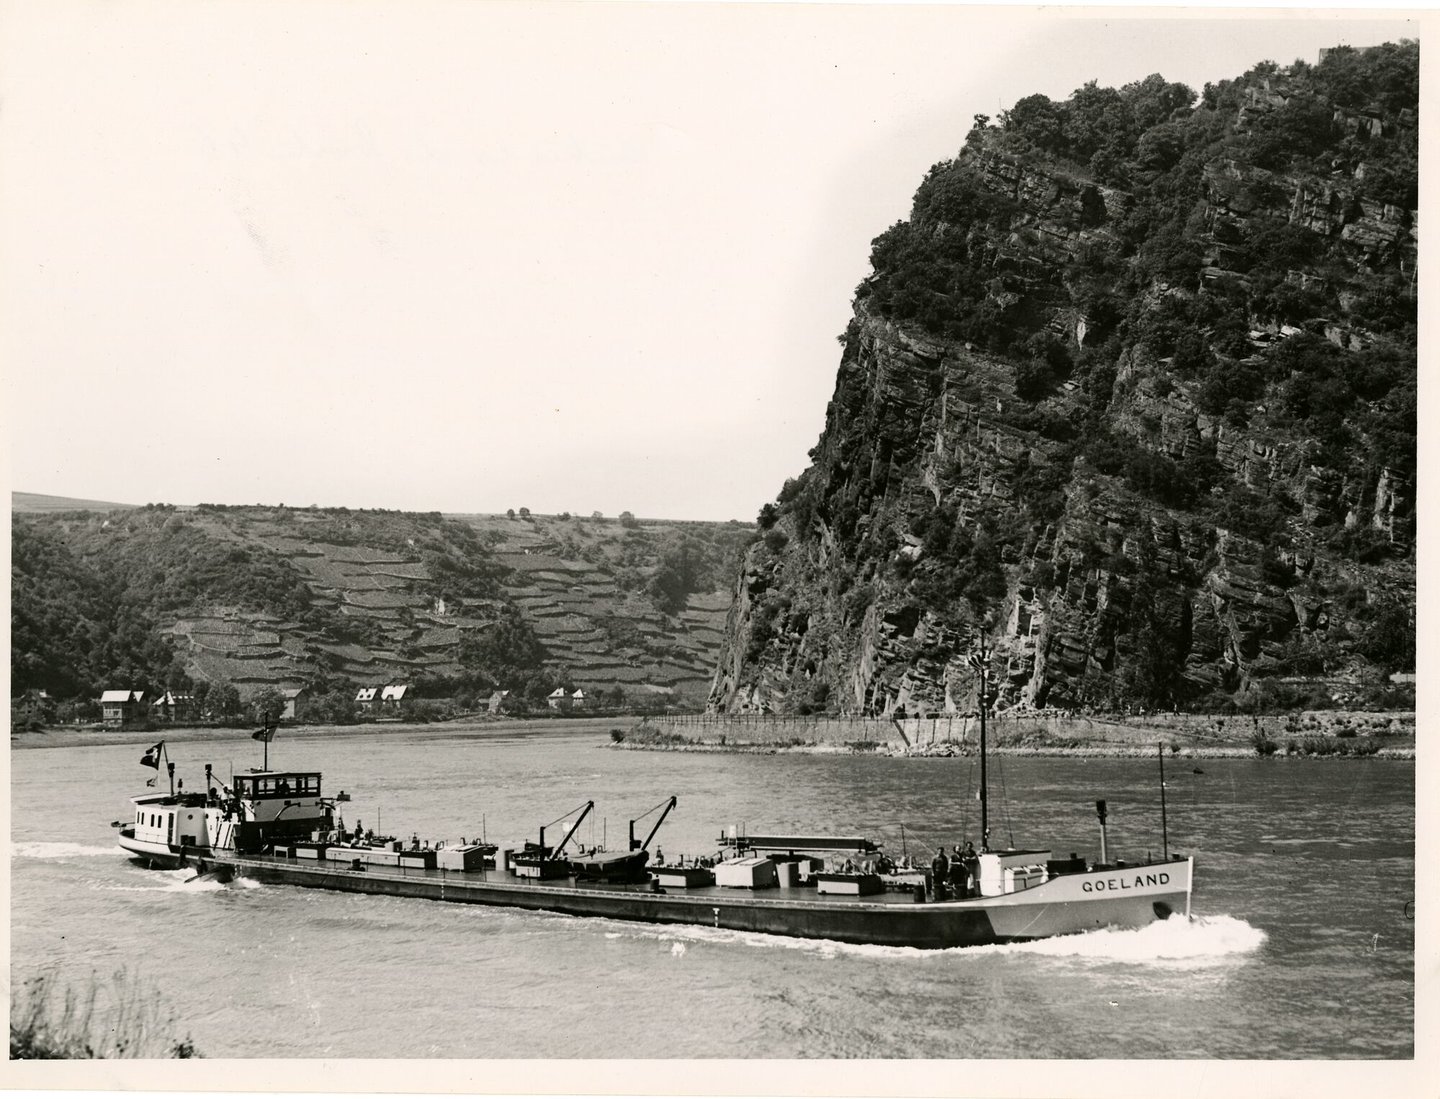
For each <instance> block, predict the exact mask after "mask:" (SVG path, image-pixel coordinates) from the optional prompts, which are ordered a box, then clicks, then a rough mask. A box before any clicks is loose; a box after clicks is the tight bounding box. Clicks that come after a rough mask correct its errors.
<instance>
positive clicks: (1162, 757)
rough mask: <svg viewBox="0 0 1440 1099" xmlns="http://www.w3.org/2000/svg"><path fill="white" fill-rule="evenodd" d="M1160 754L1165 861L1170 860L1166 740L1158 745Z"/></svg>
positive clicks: (1161, 813)
mask: <svg viewBox="0 0 1440 1099" xmlns="http://www.w3.org/2000/svg"><path fill="white" fill-rule="evenodd" d="M1156 748H1157V751H1158V753H1159V756H1160V836H1161V841H1160V842H1161V843H1163V844H1164V851H1165V861H1166V862H1169V861H1170V820H1169V817H1168V815H1167V814H1166V812H1165V742H1164V741H1161V742H1160V743H1159V744H1158V745H1156Z"/></svg>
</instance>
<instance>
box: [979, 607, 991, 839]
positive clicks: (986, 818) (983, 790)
mask: <svg viewBox="0 0 1440 1099" xmlns="http://www.w3.org/2000/svg"><path fill="white" fill-rule="evenodd" d="M976 670H977V671H979V673H980V850H981V851H988V850H990V783H989V776H988V774H987V772H986V767H985V710H986V709H987V707H988V706H989V704H990V702H989V694H990V692H989V690H988V689H987V688H988V687H989V675H990V670H989V662H988V661H987V660H986V659H985V626H984V624H983V623H982V624H981V626H980V655H979V657H978V658H977V661H976Z"/></svg>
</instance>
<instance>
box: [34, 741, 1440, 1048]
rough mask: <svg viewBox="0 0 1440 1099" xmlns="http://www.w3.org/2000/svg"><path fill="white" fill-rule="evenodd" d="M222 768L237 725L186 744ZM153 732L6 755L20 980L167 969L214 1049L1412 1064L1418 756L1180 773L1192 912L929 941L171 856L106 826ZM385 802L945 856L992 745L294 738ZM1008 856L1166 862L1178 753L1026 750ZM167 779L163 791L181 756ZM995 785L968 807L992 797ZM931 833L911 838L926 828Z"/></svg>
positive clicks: (676, 841) (449, 834)
mask: <svg viewBox="0 0 1440 1099" xmlns="http://www.w3.org/2000/svg"><path fill="white" fill-rule="evenodd" d="M170 749H171V756H172V758H173V759H174V760H175V761H176V763H177V774H178V775H179V776H180V777H182V778H184V779H185V780H186V785H187V786H191V787H198V786H199V785H200V784H201V783H202V782H203V773H204V765H205V764H206V763H207V762H208V763H212V764H214V765H215V769H216V771H217V772H219V773H221V774H228V773H230V772H232V770H238V769H244V768H248V767H250V766H258V765H259V749H260V746H259V745H257V744H254V743H253V742H252V741H250V740H249V739H248V738H247V737H244V736H243V735H241V734H230V733H227V734H222V735H217V736H215V737H214V738H212V739H209V740H205V741H192V742H185V743H172V744H171V745H170ZM141 750H142V747H141V746H137V745H136V744H134V743H127V744H123V745H113V744H112V745H103V746H87V747H47V748H36V749H23V750H12V752H11V756H10V759H11V798H12V802H11V805H12V816H11V890H12V892H11V935H12V939H11V959H12V962H11V978H12V982H13V986H14V987H16V988H19V987H20V986H21V985H22V984H23V983H24V982H25V981H26V980H27V979H28V978H30V977H32V976H35V975H36V974H39V973H42V972H43V973H48V974H51V975H52V976H53V977H55V978H56V979H58V980H60V981H62V982H65V983H71V984H76V985H84V984H85V983H87V982H90V981H92V980H95V979H97V978H98V979H100V980H101V982H102V983H103V981H104V980H105V979H106V978H108V977H109V976H110V975H111V974H113V973H114V972H116V971H118V970H122V969H123V970H125V971H126V972H127V973H128V975H129V977H130V979H132V980H138V981H141V982H144V983H145V984H146V985H148V986H150V987H153V988H154V990H155V991H156V992H157V993H158V996H159V999H160V1000H161V1001H162V1002H163V1003H165V1004H166V1005H167V1010H168V1011H169V1013H170V1014H172V1015H173V1017H174V1027H175V1029H176V1031H177V1032H178V1033H179V1034H182V1035H183V1034H187V1033H188V1034H189V1035H190V1036H191V1037H192V1038H193V1040H194V1043H195V1045H196V1047H197V1048H198V1050H199V1051H200V1052H201V1053H203V1054H204V1055H206V1056H210V1057H271V1058H275V1057H281V1058H289V1057H309V1058H314V1057H335V1058H339V1057H345V1058H355V1057H396V1058H409V1057H456V1058H459V1057H464V1058H509V1057H527V1058H528V1057H549V1058H556V1057H562V1058H568V1057H606V1058H608V1057H642V1058H645V1057H657V1058H658V1057H705V1058H709V1057H727V1058H734V1057H745V1058H757V1057H761V1058H794V1057H826V1058H849V1057H865V1058H1160V1059H1168V1058H1245V1059H1251V1058H1266V1059H1268V1058H1281V1059H1338V1058H1345V1059H1351V1058H1358V1059H1376V1058H1379V1059H1395V1058H1410V1057H1413V1055H1414V1048H1415V1045H1414V972H1415V965H1414V957H1415V955H1414V951H1415V933H1414V928H1415V924H1414V922H1413V921H1412V917H1413V911H1414V910H1413V899H1414V887H1415V842H1414V841H1415V768H1414V764H1413V763H1410V762H1402V761H1379V760H1370V761H1364V762H1349V763H1338V762H1319V761H1311V762H1298V761H1284V760H1275V759H1272V760H1202V761H1200V762H1199V763H1198V764H1197V763H1196V762H1195V761H1191V760H1187V761H1183V762H1182V761H1178V760H1175V761H1171V762H1170V763H1169V765H1168V766H1167V779H1168V784H1167V799H1168V804H1169V836H1170V848H1171V850H1172V851H1181V852H1185V853H1189V854H1194V855H1195V856H1196V860H1197V868H1196V889H1195V896H1194V919H1193V920H1192V921H1190V922H1189V923H1184V922H1182V921H1174V920H1172V921H1167V922H1166V923H1164V924H1157V925H1154V926H1152V927H1149V928H1146V929H1143V930H1140V931H1129V932H1111V931H1100V932H1095V933H1091V934H1087V935H1081V936H1073V937H1067V938H1063V939H1055V940H1049V941H1045V942H1040V943H1035V944H1026V945H1014V946H998V947H982V948H972V949H965V950H949V951H938V952H925V951H916V950H908V949H900V948H889V947H863V946H846V945H840V944H834V943H826V942H805V941H798V940H787V939H782V938H776V937H769V936H763V935H751V934H743V933H738V932H727V931H719V930H714V929H708V930H707V929H704V928H694V929H685V928H680V929H677V928H669V927H667V928H658V927H650V926H645V925H637V924H627V923H621V922H614V921H606V920H584V919H577V918H571V917H566V916H558V915H550V914H543V913H539V914H537V913H524V912H516V911H507V910H504V909H490V908H474V907H469V906H462V905H446V904H438V903H435V902H429V901H423V900H408V899H398V898H384V897H366V896H351V895H345V894H339V893H326V892H321V891H314V890H304V889H297V888H292V887H286V886H270V885H265V886H258V885H254V884H253V883H249V884H247V883H245V882H243V881H241V882H234V883H230V884H225V885H222V884H218V883H216V882H213V881H205V880H191V879H192V875H191V874H190V872H189V871H183V870H182V871H175V872H154V871H148V870H144V869H142V868H140V867H137V866H135V865H133V864H132V863H130V862H128V861H127V860H126V859H125V858H124V857H123V855H122V854H121V853H120V852H119V850H118V849H117V848H116V847H115V846H114V831H113V829H112V828H111V827H110V821H111V820H114V819H117V818H122V817H124V818H128V816H129V813H130V809H129V805H128V801H127V799H128V798H129V797H130V796H132V795H134V794H137V793H141V792H143V785H144V780H145V779H146V778H148V777H149V776H150V775H152V774H153V772H151V771H148V770H146V769H144V768H142V767H140V766H139V765H138V764H139V757H140V754H141ZM271 765H272V767H282V768H284V767H293V768H306V769H320V770H323V771H324V773H325V784H326V791H327V792H328V793H330V794H334V793H336V792H338V790H339V789H341V788H344V789H346V790H348V791H350V792H351V793H352V795H353V799H354V800H353V801H351V802H350V803H348V804H347V805H343V806H342V809H343V810H344V815H345V818H346V821H347V823H349V824H352V825H353V824H354V823H355V820H356V819H357V818H359V819H361V820H363V823H364V824H365V825H366V826H367V827H376V826H377V825H378V826H379V827H380V828H383V829H385V830H387V831H392V832H396V833H400V834H404V835H406V836H409V835H410V834H411V833H412V832H413V833H418V834H419V836H420V837H421V838H422V839H426V840H435V839H442V838H444V839H448V840H449V841H450V842H454V841H455V840H457V839H458V838H459V837H460V836H462V835H464V836H466V837H471V836H475V835H478V834H480V833H482V832H484V834H485V835H486V836H487V837H488V838H489V839H490V840H491V841H502V842H503V841H506V840H510V839H518V838H521V837H523V836H530V837H532V838H533V837H534V836H535V835H536V832H537V826H538V825H540V824H544V823H547V822H549V821H550V820H552V819H553V818H556V817H559V816H561V815H562V814H564V813H565V812H566V811H567V810H570V809H572V808H574V807H576V806H577V805H580V804H583V802H585V801H586V800H588V799H590V798H594V799H595V801H596V806H597V807H596V811H595V814H594V818H593V830H592V828H591V826H590V824H589V823H587V824H586V825H585V826H583V827H582V831H581V837H582V838H583V839H584V840H585V841H586V842H587V843H589V842H591V841H592V840H593V841H594V842H597V843H598V842H601V841H602V840H608V841H609V843H610V845H611V846H612V847H613V846H620V845H623V842H624V831H625V826H626V822H627V820H628V819H629V818H630V817H631V816H635V815H638V814H639V813H641V812H643V811H644V810H646V809H649V808H650V807H651V806H653V805H655V804H656V803H658V802H660V801H662V800H664V799H666V798H668V797H669V796H670V795H671V794H676V795H678V797H679V805H678V808H677V809H676V810H675V811H674V812H673V813H672V814H671V815H670V818H669V819H668V820H667V821H666V822H665V824H664V826H663V828H662V830H661V832H660V835H659V838H658V845H659V846H660V847H661V848H663V850H664V851H665V852H667V853H669V854H672V855H674V854H681V853H685V854H701V853H710V852H713V851H714V849H715V846H716V845H715V837H716V836H717V835H718V833H719V831H720V829H721V828H722V827H725V826H728V825H730V824H737V825H741V826H746V827H748V828H749V829H750V830H751V831H754V832H760V831H766V830H773V831H797V832H834V833H845V834H857V833H858V834H864V835H869V836H871V837H873V838H876V839H881V840H883V841H884V842H885V843H886V848H887V850H889V851H891V852H894V853H899V852H900V851H901V848H902V845H903V846H904V847H905V848H906V849H908V850H909V852H910V853H911V854H912V855H923V856H925V857H927V858H928V855H929V851H930V847H929V845H930V844H933V843H936V842H944V843H946V844H947V845H949V844H953V843H963V842H964V841H965V840H966V839H972V840H973V839H976V838H977V836H976V831H977V827H978V826H977V810H976V808H975V806H976V803H975V801H974V797H973V790H974V784H975V781H976V778H977V776H976V774H975V767H974V764H973V762H972V761H971V760H968V759H891V758H868V757H857V756H848V755H843V756H842V755H715V754H689V753H677V752H639V751H623V750H617V749H615V748H613V747H611V746H610V745H609V744H608V738H606V737H605V736H603V735H597V733H595V732H593V731H587V732H580V733H576V732H569V731H561V732H553V733H541V734H535V733H500V734H496V733H494V732H484V731H480V730H464V729H456V728H454V727H446V728H444V729H440V728H435V727H431V728H424V729H419V730H415V729H408V730H397V731H385V732H377V731H366V732H364V733H350V732H337V734H336V735H333V736H326V737H304V738H291V739H289V740H287V739H286V737H285V735H284V733H282V734H281V737H280V738H279V739H277V741H276V742H275V743H274V744H273V745H272V746H271ZM991 781H992V802H991V804H992V826H993V840H994V842H995V843H997V844H1003V843H1005V842H1008V841H1009V840H1010V839H1011V837H1012V835H1013V838H1014V841H1015V842H1016V843H1017V844H1018V845H1021V846H1034V845H1040V846H1053V847H1054V849H1055V851H1056V854H1057V855H1064V854H1069V853H1070V852H1071V851H1078V852H1085V853H1090V854H1092V855H1093V854H1094V852H1095V851H1096V850H1097V849H1098V825H1097V822H1096V820H1095V812H1094V800H1095V799H1096V798H1100V797H1103V798H1106V799H1107V801H1108V803H1109V810H1110V835H1109V838H1110V849H1111V854H1112V857H1114V856H1119V857H1122V858H1124V857H1129V858H1132V859H1134V858H1139V857H1143V856H1144V855H1145V854H1146V853H1147V852H1152V851H1153V852H1155V853H1156V854H1158V853H1159V851H1160V846H1161V838H1160V837H1161V820H1160V811H1159V792H1158V783H1157V776H1156V765H1155V763H1154V761H1148V762H1147V761H1139V760H1116V759H1093V760H1088V761H1087V760H1081V759H1036V758H1023V759H1022V758H1005V759H1001V760H999V761H997V762H996V764H995V766H994V767H993V768H992V776H991ZM161 782H164V778H163V776H162V777H161ZM967 794H968V796H967ZM902 824H903V825H904V831H903V836H902V830H901V825H902Z"/></svg>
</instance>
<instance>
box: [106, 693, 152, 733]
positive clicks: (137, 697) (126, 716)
mask: <svg viewBox="0 0 1440 1099" xmlns="http://www.w3.org/2000/svg"><path fill="white" fill-rule="evenodd" d="M144 702H145V692H144V691H102V692H101V693H100V713H101V715H102V717H103V718H104V720H105V724H106V725H110V726H112V727H118V726H121V725H126V724H129V722H130V721H131V720H133V719H134V717H135V713H136V711H137V710H138V709H139V708H140V706H141V705H143V704H144Z"/></svg>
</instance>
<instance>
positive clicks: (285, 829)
mask: <svg viewBox="0 0 1440 1099" xmlns="http://www.w3.org/2000/svg"><path fill="white" fill-rule="evenodd" d="M257 735H258V734H257ZM162 750H163V744H161V745H156V747H155V748H154V749H151V751H150V752H147V753H146V760H144V761H142V762H147V763H150V765H152V766H156V767H157V769H158V766H159V763H158V756H157V759H156V760H155V761H152V760H151V756H152V755H156V754H157V753H159V752H161V751H162ZM267 757H268V753H267ZM982 761H983V756H982ZM267 762H268V758H267ZM168 767H169V772H170V781H171V790H170V792H169V793H168V794H160V793H155V794H147V795H142V796H139V797H136V798H133V799H131V800H132V804H133V807H134V815H133V816H134V819H133V820H130V821H126V822H123V823H122V822H118V821H117V822H116V824H117V826H118V827H119V845H120V847H121V848H122V849H123V850H124V851H125V852H126V853H127V854H128V855H129V856H130V857H131V858H133V859H135V860H137V861H140V862H142V863H145V864H147V865H150V866H153V867H166V868H175V867H191V868H193V869H194V870H196V871H197V872H198V873H206V874H217V875H220V876H243V877H245V878H250V879H253V880H256V881H260V882H268V883H273V884H279V885H293V886H298V887H303V888H312V889H329V890H335V891H338V892H347V893H368V894H378V895H384V896H396V897H414V898H422V899H428V900H436V901H449V902H451V903H458V904H475V905H492V906H503V907H507V908H520V909H530V910H537V911H546V912H556V913H562V914H566V915H571V916H590V917H604V918H608V919H616V920H633V921H640V922H644V923H651V924H690V925H698V926H704V927H715V928H725V929H729V930H734V931H750V932H762V933H765V934H771V935H786V936H798V937H802V938H813V939H829V940H835V941H838V942H846V943H875V944H882V945H890V946H910V947H919V948H927V949H940V948H948V947H961V946H975V945H981V944H987V943H1000V942H1012V941H1018V940H1027V939H1041V938H1048V937H1051V936H1056V935H1066V934H1074V933H1078V932H1084V931H1091V930H1096V929H1099V928H1106V927H1117V928H1135V927H1140V926H1143V925H1145V924H1149V923H1153V922H1155V921H1156V920H1161V919H1167V918H1170V917H1181V918H1185V917H1188V916H1189V915H1190V898H1191V888H1192V879H1193V872H1194V860H1193V859H1192V858H1188V857H1185V856H1180V855H1176V856H1174V857H1170V856H1169V853H1168V851H1167V852H1166V857H1165V858H1163V859H1162V860H1159V861H1149V862H1145V863H1140V864H1130V865H1127V864H1125V863H1124V862H1122V861H1119V860H1116V861H1115V862H1110V861H1108V860H1107V859H1106V857H1105V841H1104V820H1105V803H1104V802H1098V803H1097V808H1098V809H1099V812H1100V818H1101V829H1102V831H1101V857H1100V859H1099V860H1097V861H1095V862H1090V861H1087V860H1084V859H1078V858H1076V857H1074V856H1073V855H1072V856H1071V857H1069V858H1065V859H1054V858H1052V857H1051V852H1050V851H1047V850H1043V849H1000V850H991V849H989V846H988V838H989V836H988V820H986V819H985V818H984V805H985V802H984V800H983V797H982V802H981V805H982V847H981V849H980V851H978V852H973V851H971V852H967V853H966V854H965V856H963V857H962V858H961V859H959V860H957V866H956V867H955V868H954V869H953V870H952V869H951V868H949V867H945V868H944V869H938V868H937V869H932V870H931V871H929V872H926V871H923V870H915V869H913V868H912V869H908V870H907V869H903V868H897V867H895V866H894V865H893V864H892V863H890V861H889V860H888V859H886V858H885V857H884V854H883V852H881V851H880V849H879V847H878V845H876V844H873V843H871V842H870V841H868V840H866V839H864V838H862V837H824V836H745V835H737V834H735V833H734V832H733V831H732V832H731V833H730V834H729V835H722V836H721V840H720V846H721V852H720V854H719V855H718V856H717V858H716V859H715V860H713V861H711V860H703V861H701V860H697V861H695V862H693V863H692V864H690V865H653V866H652V865H650V862H649V859H650V851H649V845H650V841H651V840H652V839H653V837H654V835H655V831H656V829H658V827H659V822H658V821H657V823H656V825H655V827H654V828H652V829H651V832H650V835H649V836H647V837H646V838H645V839H644V840H637V839H636V838H635V835H634V824H635V822H633V821H632V822H631V835H630V840H629V845H628V848H627V849H626V850H623V851H618V852H604V851H597V850H591V851H588V852H586V851H575V852H569V853H567V852H568V845H569V843H570V841H571V839H572V838H573V837H574V836H575V834H576V832H577V830H578V828H579V825H580V821H581V820H583V819H584V817H585V815H586V814H587V813H588V812H589V811H590V810H591V808H593V803H589V804H587V805H586V806H584V807H583V809H582V811H581V812H580V814H579V816H577V817H574V818H573V820H567V822H566V823H567V825H568V830H567V831H566V832H565V835H564V838H563V839H561V840H560V842H559V843H556V844H554V845H553V846H551V845H547V844H546V842H545V830H544V829H543V828H542V829H541V831H540V841H539V842H538V843H530V842H526V843H525V844H523V845H520V846H519V847H517V848H506V847H499V846H497V845H494V844H476V843H470V844H466V843H463V842H462V843H461V844H459V845H455V846H448V847H447V846H440V847H438V848H436V849H428V848H424V849H422V848H421V847H420V845H419V844H418V841H412V842H411V844H410V845H409V847H408V849H407V846H406V845H405V844H404V843H402V842H400V841H399V840H396V839H393V838H382V837H375V836H374V835H372V834H365V835H359V834H352V833H347V832H345V831H344V829H343V825H341V824H340V823H339V822H338V821H337V814H336V808H335V801H334V800H332V799H329V798H326V797H325V796H324V794H323V791H322V787H321V775H320V773H319V772H315V771H278V770H269V769H268V768H267V769H261V770H254V771H250V772H247V773H243V774H239V775H235V776H233V778H232V781H231V783H230V784H229V785H226V784H225V783H223V782H221V781H219V779H218V778H217V776H215V775H214V773H213V771H212V769H211V768H210V767H208V766H207V767H206V769H205V789H204V792H202V793H186V792H185V791H184V789H183V784H182V787H181V788H180V789H179V790H178V791H177V790H176V788H175V786H174V782H175V779H174V765H173V763H172V764H168ZM983 792H984V791H983V782H982V794H983ZM675 802H676V799H674V798H671V799H670V800H669V802H668V805H666V807H665V812H666V813H668V812H669V811H670V809H672V808H674V805H675ZM662 804H663V803H662ZM656 808H657V809H658V808H660V807H659V806H657V807H656ZM660 819H661V820H663V819H664V816H663V814H662V816H661V818H660ZM552 823H553V822H552ZM1167 846H1168V844H1167ZM822 855H824V856H829V857H822Z"/></svg>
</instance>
